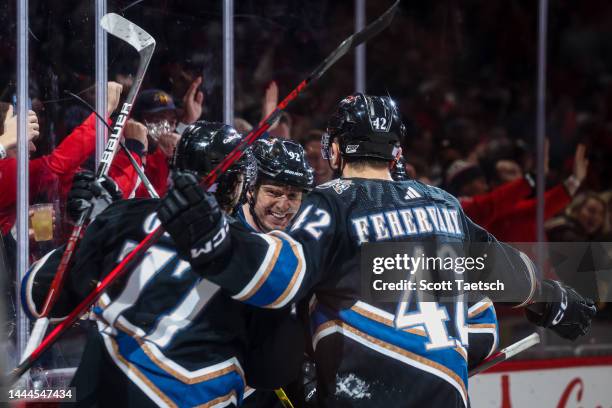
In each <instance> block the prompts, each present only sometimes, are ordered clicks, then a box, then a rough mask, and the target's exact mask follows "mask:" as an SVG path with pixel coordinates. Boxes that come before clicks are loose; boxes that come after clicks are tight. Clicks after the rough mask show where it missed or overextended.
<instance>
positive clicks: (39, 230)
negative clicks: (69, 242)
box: [30, 204, 53, 242]
mask: <svg viewBox="0 0 612 408" xmlns="http://www.w3.org/2000/svg"><path fill="white" fill-rule="evenodd" d="M30 211H31V214H32V216H31V217H30V219H31V222H32V229H33V230H34V240H35V241H36V242H41V241H51V240H52V239H53V204H34V205H31V206H30Z"/></svg>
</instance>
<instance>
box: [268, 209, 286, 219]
mask: <svg viewBox="0 0 612 408" xmlns="http://www.w3.org/2000/svg"><path fill="white" fill-rule="evenodd" d="M268 215H271V216H272V217H274V218H276V219H277V220H279V221H284V220H285V218H287V215H289V214H288V213H284V214H283V213H278V212H275V211H270V212H268Z"/></svg>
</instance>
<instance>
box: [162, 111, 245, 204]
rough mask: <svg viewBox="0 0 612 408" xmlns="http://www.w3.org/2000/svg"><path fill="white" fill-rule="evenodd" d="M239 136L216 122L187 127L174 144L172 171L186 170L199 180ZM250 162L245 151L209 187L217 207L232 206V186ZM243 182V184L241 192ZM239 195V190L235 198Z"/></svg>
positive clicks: (241, 193) (221, 158) (224, 125)
mask: <svg viewBox="0 0 612 408" xmlns="http://www.w3.org/2000/svg"><path fill="white" fill-rule="evenodd" d="M242 139H243V138H242V136H241V135H240V134H239V133H238V132H237V131H236V129H234V128H233V127H232V126H229V125H226V124H223V123H218V122H206V121H197V122H195V123H193V124H192V125H190V126H188V127H187V129H185V131H184V132H183V135H182V136H181V139H180V140H179V142H178V144H177V145H176V149H175V151H174V157H173V159H172V168H173V169H175V170H180V171H190V172H193V173H196V174H197V175H198V176H199V177H205V176H206V175H208V173H210V172H211V171H212V170H213V169H214V168H215V167H216V166H217V165H218V164H219V163H221V161H222V160H223V159H224V158H225V156H227V155H228V154H229V153H230V152H231V151H232V150H233V149H234V148H235V147H236V146H238V144H240V142H241V141H242ZM252 162H253V159H252V153H251V152H250V149H247V150H246V151H245V153H244V154H243V155H242V157H241V158H240V159H238V160H237V161H236V162H234V164H232V166H231V167H230V168H229V169H227V170H226V171H225V173H223V175H221V176H220V177H219V178H218V179H217V182H216V185H215V186H213V188H212V191H215V196H216V197H217V201H218V202H219V205H220V206H221V207H223V208H227V207H228V206H233V205H235V204H236V203H235V202H234V201H237V197H235V195H234V192H235V187H236V184H237V183H239V182H240V181H241V179H240V178H239V177H238V176H239V175H242V176H243V177H242V180H243V181H244V178H245V177H246V172H247V168H248V166H249V164H250V163H252ZM245 187H246V183H244V182H243V190H244V188H245ZM242 196H243V191H240V195H239V197H242Z"/></svg>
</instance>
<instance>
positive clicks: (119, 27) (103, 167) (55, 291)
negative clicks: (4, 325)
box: [21, 13, 155, 364]
mask: <svg viewBox="0 0 612 408" xmlns="http://www.w3.org/2000/svg"><path fill="white" fill-rule="evenodd" d="M100 25H101V26H102V28H103V29H104V30H105V31H107V32H108V33H109V34H111V35H113V36H115V37H117V38H119V39H120V40H123V41H125V42H127V43H128V44H130V45H131V46H132V47H133V48H135V49H136V51H138V54H139V56H140V61H139V64H138V72H137V73H136V77H135V79H134V84H133V85H132V87H131V88H130V92H129V93H128V95H127V97H126V99H125V102H124V103H123V106H122V107H121V111H120V113H119V116H118V117H117V120H116V121H115V123H114V125H113V131H112V132H111V134H110V136H109V138H108V142H107V143H106V148H105V149H104V153H103V154H102V158H101V159H100V164H99V166H98V169H97V171H96V176H97V177H98V178H100V177H102V176H104V175H106V174H107V173H108V170H109V169H110V165H111V163H112V161H113V158H114V156H115V153H116V152H117V147H118V146H119V140H120V138H121V135H122V134H123V127H124V126H125V123H126V122H127V120H128V117H129V115H130V113H131V111H132V106H133V105H134V102H135V100H136V96H137V95H138V91H139V90H140V86H141V85H142V81H143V79H144V76H145V73H146V72H147V67H148V66H149V62H151V57H152V56H153V51H154V50H155V40H154V39H153V37H151V36H150V35H149V34H148V33H147V32H146V31H144V30H143V29H142V28H140V27H138V26H137V25H136V24H134V23H132V22H131V21H129V20H126V19H125V18H123V17H121V16H120V15H118V14H114V13H109V14H106V15H105V16H104V17H102V19H101V20H100ZM90 214H91V208H90V210H89V211H88V212H87V213H86V214H83V215H82V216H81V219H79V220H78V222H77V223H76V225H75V226H74V228H73V230H72V233H71V235H70V238H69V239H68V243H67V244H66V250H65V251H64V254H63V256H62V260H61V262H60V265H59V267H58V269H57V273H56V274H55V277H54V278H53V282H52V284H51V288H50V289H49V293H48V294H47V297H46V299H45V303H44V305H43V308H42V310H41V313H40V316H41V317H40V318H38V319H37V320H36V324H35V325H34V329H32V333H31V335H30V338H29V339H28V344H27V345H26V349H25V351H24V353H23V355H22V359H21V363H22V364H23V363H24V361H25V360H26V359H27V358H29V356H30V355H31V354H32V351H34V350H35V349H36V348H37V347H38V346H39V345H40V343H41V342H42V339H43V337H44V335H45V333H46V332H47V327H48V326H49V317H48V316H49V313H50V312H51V309H52V308H53V305H54V304H55V302H56V300H57V298H58V296H59V294H60V292H61V289H62V286H63V283H64V280H65V276H66V273H67V271H68V265H69V263H70V260H71V258H72V254H73V253H74V251H75V249H76V245H77V243H78V241H79V239H80V237H81V232H82V230H83V228H84V226H85V224H86V223H87V221H88V219H89V216H90Z"/></svg>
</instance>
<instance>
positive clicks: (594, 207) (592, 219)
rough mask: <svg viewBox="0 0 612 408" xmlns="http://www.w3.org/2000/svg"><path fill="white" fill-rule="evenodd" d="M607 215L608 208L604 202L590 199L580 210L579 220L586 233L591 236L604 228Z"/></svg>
mask: <svg viewBox="0 0 612 408" xmlns="http://www.w3.org/2000/svg"><path fill="white" fill-rule="evenodd" d="M605 214H606V207H605V205H604V203H603V202H601V201H600V200H597V199H595V198H588V199H587V200H586V201H585V202H584V204H583V205H582V207H581V208H580V210H578V214H577V218H578V222H580V224H581V225H582V227H583V228H584V230H585V231H586V233H587V234H589V235H591V234H594V233H596V232H597V231H599V230H600V229H601V227H603V223H604V221H605Z"/></svg>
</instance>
